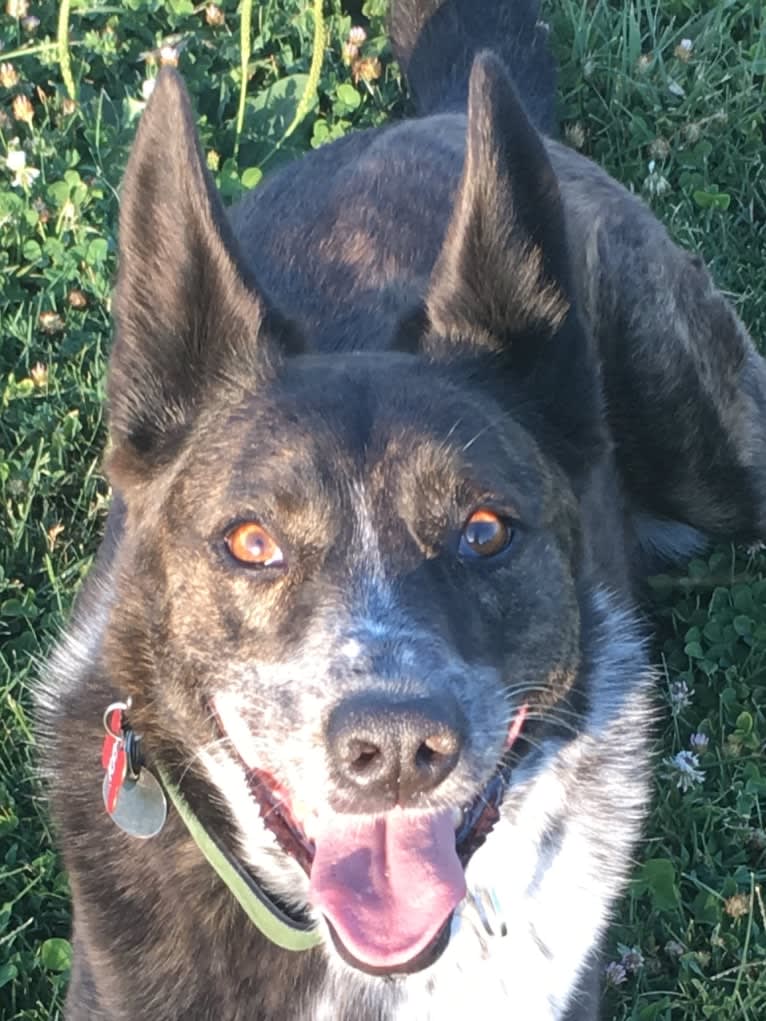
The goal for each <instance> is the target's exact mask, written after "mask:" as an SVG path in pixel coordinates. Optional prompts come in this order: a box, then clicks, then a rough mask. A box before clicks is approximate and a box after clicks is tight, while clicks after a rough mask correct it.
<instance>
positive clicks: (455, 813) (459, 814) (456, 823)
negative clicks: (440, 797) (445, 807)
mask: <svg viewBox="0 0 766 1021" xmlns="http://www.w3.org/2000/svg"><path fill="white" fill-rule="evenodd" d="M462 821H463V809H462V808H453V809H452V826H453V827H454V829H458V828H459V827H460V824H461V823H462Z"/></svg>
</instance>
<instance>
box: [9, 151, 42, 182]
mask: <svg viewBox="0 0 766 1021" xmlns="http://www.w3.org/2000/svg"><path fill="white" fill-rule="evenodd" d="M5 165H6V166H7V167H8V169H9V170H10V171H12V172H13V175H14V176H13V180H12V181H11V184H12V185H13V187H14V188H23V189H24V190H25V191H26V190H27V188H29V187H30V186H31V185H32V183H33V182H34V181H35V180H36V178H38V177H39V176H40V171H39V170H37V169H36V168H35V167H28V166H27V154H26V153H25V152H24V150H23V149H11V150H10V152H9V153H8V155H7V156H6V157H5Z"/></svg>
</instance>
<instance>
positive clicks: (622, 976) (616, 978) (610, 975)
mask: <svg viewBox="0 0 766 1021" xmlns="http://www.w3.org/2000/svg"><path fill="white" fill-rule="evenodd" d="M627 977H628V973H627V972H626V971H625V969H624V968H623V966H622V965H621V964H620V962H619V961H610V962H609V964H607V966H606V967H605V968H604V979H605V980H606V984H607V985H608V986H621V985H622V984H623V982H625V981H626V979H627Z"/></svg>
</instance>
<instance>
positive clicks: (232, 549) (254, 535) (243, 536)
mask: <svg viewBox="0 0 766 1021" xmlns="http://www.w3.org/2000/svg"><path fill="white" fill-rule="evenodd" d="M225 541H226V546H227V548H228V550H229V553H231V555H232V556H233V557H234V559H235V560H239V562H240V563H241V564H251V565H252V566H253V567H281V566H282V564H284V562H285V558H284V555H283V553H282V550H281V549H280V548H279V546H277V544H276V543H275V542H274V540H273V539H272V537H271V536H270V535H269V533H268V532H267V531H266V529H265V528H264V527H263V525H259V524H258V522H257V521H245V522H243V523H242V524H241V525H235V526H234V528H231V529H229V531H228V532H227V533H226V538H225Z"/></svg>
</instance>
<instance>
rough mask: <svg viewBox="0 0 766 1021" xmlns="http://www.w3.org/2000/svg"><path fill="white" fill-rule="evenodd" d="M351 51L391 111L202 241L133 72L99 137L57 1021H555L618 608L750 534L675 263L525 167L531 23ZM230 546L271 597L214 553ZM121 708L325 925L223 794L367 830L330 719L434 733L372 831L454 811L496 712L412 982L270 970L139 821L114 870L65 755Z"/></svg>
mask: <svg viewBox="0 0 766 1021" xmlns="http://www.w3.org/2000/svg"><path fill="white" fill-rule="evenodd" d="M391 33H392V41H393V44H394V48H395V52H396V55H397V57H398V58H399V60H400V63H401V65H402V67H403V69H404V71H405V75H406V77H407V79H408V82H409V85H410V88H411V91H412V93H413V96H414V100H415V104H416V107H417V114H418V116H417V117H415V118H413V119H412V120H408V121H405V122H403V123H399V124H394V125H391V126H389V127H386V128H384V129H381V130H377V131H370V132H365V133H362V134H358V135H354V136H351V137H347V138H344V139H342V140H341V141H338V142H335V143H333V144H331V145H328V146H326V147H324V148H321V149H319V150H317V151H315V152H312V153H310V154H308V155H307V156H305V157H304V158H302V159H300V160H298V161H296V162H294V163H293V164H291V165H288V166H287V167H285V168H284V169H281V170H280V171H279V172H277V173H275V174H274V175H273V176H271V177H269V178H268V179H267V180H266V181H264V182H263V183H262V184H261V185H260V186H259V187H258V188H257V189H256V190H255V191H254V192H253V193H251V194H249V195H248V196H246V197H245V198H244V199H243V200H242V201H241V202H240V203H239V204H238V205H237V206H236V207H235V208H233V209H232V210H230V211H229V213H228V214H227V213H225V212H224V210H223V208H222V206H221V203H220V200H219V198H218V196H217V194H216V192H215V189H214V186H213V184H212V180H211V177H210V174H209V173H208V171H207V169H206V167H205V162H204V158H203V155H202V153H201V150H200V147H199V143H198V141H197V137H196V132H195V127H194V121H193V115H192V112H191V108H190V105H189V102H188V99H187V96H186V93H185V90H184V88H183V85H182V83H181V81H180V79H179V78H178V76H177V75H176V74H175V73H173V72H170V71H163V72H162V74H161V75H160V79H159V81H158V84H157V87H156V89H155V92H154V94H153V96H152V98H151V100H150V102H149V105H148V108H147V110H146V112H145V114H144V115H143V118H142V121H141V124H140V126H139V130H138V135H137V138H136V142H135V145H134V148H133V151H132V154H131V157H130V161H129V165H128V168H127V172H126V175H125V182H124V186H123V192H122V203H121V214H120V266H119V277H118V281H117V288H116V293H115V300H114V315H115V324H116V335H115V343H114V350H113V354H112V358H111V363H110V370H109V384H108V392H109V421H110V446H109V453H108V472H109V478H110V481H111V483H112V485H113V489H114V499H113V505H112V509H111V511H110V516H109V521H108V524H107V531H106V535H105V538H104V541H103V543H102V546H101V549H100V552H99V555H98V558H97V563H96V565H95V567H94V569H93V571H92V572H91V575H90V577H89V579H88V581H87V583H86V585H85V587H84V589H83V592H82V593H81V595H80V597H79V599H78V602H77V606H76V611H75V614H74V617H73V620H72V622H71V625H70V627H69V630H68V632H67V634H66V635H65V636H64V638H63V639H62V641H61V643H60V644H59V646H58V648H57V650H56V651H55V652H54V654H53V656H52V658H51V661H50V664H49V667H48V670H47V676H46V679H45V682H44V684H43V685H42V686H41V690H40V695H39V706H40V717H41V726H40V730H41V736H42V740H43V744H44V752H45V762H46V767H47V771H48V775H49V778H50V781H49V783H50V798H51V808H52V812H53V816H54V819H55V823H56V827H57V832H58V834H59V840H60V845H61V849H62V852H63V855H64V860H65V864H66V867H67V869H68V872H69V876H70V881H71V886H72V895H73V904H74V935H73V942H74V969H73V975H72V981H71V987H70V990H69V997H68V1001H67V1017H69V1018H70V1019H73V1021H95V1019H99V1021H123V1019H131V1021H139V1019H146V1021H149V1019H151V1021H177V1019H179V1018H182V1017H184V1018H193V1019H199V1021H221V1019H225V1021H286V1019H291V1021H304V1019H305V1021H321V1019H328V1021H329V1019H332V1021H352V1019H353V1021H405V1019H406V1021H415V1019H417V1021H421V1019H428V1018H433V1019H436V1018H443V1017H445V1016H460V1015H463V1016H465V1015H469V1014H470V1013H479V1014H481V1015H482V1016H487V1017H499V1016H504V1017H505V1016H507V1017H523V1018H524V1019H525V1021H563V1019H566V1021H592V1019H594V1018H595V1017H596V1016H597V1013H598V1000H599V993H598V976H599V970H600V965H599V947H600V944H601V941H602V938H603V934H604V931H605V929H606V926H607V924H608V921H609V916H610V911H611V909H612V906H613V905H614V902H615V900H616V898H617V897H618V896H619V894H620V892H621V890H622V889H623V887H624V883H625V881H626V879H627V876H628V873H629V869H630V865H631V860H632V859H631V856H632V853H633V851H634V848H635V845H636V841H637V839H638V836H639V833H640V827H641V821H642V818H643V813H644V809H645V802H646V794H647V769H648V762H647V749H646V742H647V730H648V727H649V720H650V715H651V710H650V701H649V689H650V686H651V680H652V670H651V667H650V662H649V656H648V653H647V649H646V643H645V636H644V633H643V626H642V623H641V618H640V615H639V613H638V611H637V610H636V595H637V590H638V586H639V584H640V579H641V576H642V574H643V573H644V572H645V571H646V570H647V569H648V567H650V566H651V565H652V564H654V563H655V562H656V561H657V559H658V558H667V557H673V558H676V557H680V556H684V555H686V554H688V553H690V552H691V551H693V550H694V549H697V548H701V547H702V546H704V544H705V543H706V542H708V541H709V540H710V539H711V538H715V537H734V538H737V539H743V540H748V541H749V540H757V539H762V538H763V537H764V536H766V370H765V369H764V364H763V361H762V360H761V359H760V357H759V355H758V354H757V353H756V351H755V348H754V346H753V344H752V342H751V341H750V339H749V337H748V335H747V333H746V331H745V329H744V328H743V326H742V324H741V323H740V322H739V320H738V319H737V317H736V315H735V314H734V312H733V311H732V310H731V308H730V307H729V305H728V304H727V303H726V301H725V300H724V298H723V297H722V296H721V294H720V293H719V292H718V291H717V290H716V288H715V286H714V284H713V282H712V281H711V278H710V276H709V274H708V273H707V271H706V269H705V268H704V266H703V265H702V262H701V260H700V259H699V258H698V257H696V256H692V255H689V254H687V253H686V252H683V251H681V250H680V249H678V248H677V247H676V246H675V245H673V244H672V242H671V241H670V240H669V238H668V236H667V234H666V232H665V230H664V229H663V228H662V227H661V226H660V225H659V224H658V223H657V221H656V220H655V219H654V217H653V216H652V214H651V213H650V212H649V210H648V209H647V208H646V207H645V206H644V205H643V204H642V203H641V202H640V201H639V200H638V199H637V198H636V197H635V196H633V195H631V194H630V193H628V192H627V191H626V190H625V189H623V188H622V187H621V186H620V185H619V184H617V183H616V182H615V181H613V180H612V179H611V178H610V177H609V176H608V175H607V174H605V173H604V172H603V171H602V170H600V169H599V168H598V167H596V166H594V165H593V164H592V163H591V162H590V161H588V160H587V159H585V158H584V157H583V156H581V155H579V154H577V153H575V152H573V151H571V150H569V149H567V148H566V147H564V146H563V145H561V144H560V143H558V142H557V141H555V140H554V139H553V137H552V133H553V129H554V121H555V118H554V112H553V108H554V95H553V89H554V69H553V66H552V61H551V57H550V53H549V50H548V44H547V33H546V30H545V28H544V26H541V25H540V23H539V22H538V11H537V4H536V0H517V2H513V3H508V4H504V3H501V2H499V0H447V2H446V3H443V4H439V3H436V2H433V0H422V2H419V0H398V2H396V3H394V4H393V10H392V14H391ZM490 50H493V51H494V53H491V52H489V51H490ZM511 76H512V79H513V81H511ZM667 423H672V428H668V427H667V425H666V424H667ZM484 506H490V507H491V508H495V509H496V510H497V512H498V513H499V514H500V516H501V517H503V519H504V520H507V521H508V522H510V523H511V524H510V527H511V528H512V533H513V534H512V541H511V542H510V544H509V545H508V547H507V549H506V550H504V551H503V552H502V554H498V556H497V557H496V558H495V559H494V560H492V562H491V563H490V562H489V561H488V562H487V563H483V562H482V563H478V562H474V561H473V560H471V559H470V558H467V557H466V556H465V555H464V552H463V553H461V550H463V551H464V547H463V546H462V545H461V543H462V541H463V540H462V539H461V538H460V536H461V530H462V529H463V528H464V524H465V522H466V520H467V519H468V518H469V516H470V515H471V513H472V512H473V511H474V510H475V509H476V508H477V507H484ZM251 520H256V521H257V522H259V523H260V524H261V525H263V526H264V527H266V528H267V530H268V531H269V533H270V534H271V535H272V536H274V537H276V538H277V539H278V545H279V547H280V549H281V550H282V551H283V553H284V554H285V565H284V566H282V567H280V568H279V569H277V568H271V567H269V568H267V569H265V570H259V571H254V570H252V569H249V568H243V567H242V565H241V564H237V563H235V562H234V561H233V560H232V558H231V557H230V556H229V555H228V553H227V550H226V548H225V542H224V536H225V534H227V529H230V528H231V526H232V523H236V522H238V521H251ZM462 534H464V533H462ZM128 697H129V698H130V699H131V700H132V705H131V710H130V719H131V723H132V725H133V726H134V727H135V728H136V730H137V731H138V732H139V733H140V734H141V735H142V738H143V741H144V744H145V746H146V748H147V750H148V751H149V753H150V755H151V757H152V760H153V761H156V762H161V763H162V765H163V767H164V768H165V769H166V770H167V771H169V772H170V773H171V774H172V775H173V776H174V777H175V778H176V779H177V781H178V782H179V783H180V785H181V787H182V789H183V791H184V794H185V796H186V798H187V800H188V801H189V802H190V804H192V806H193V807H194V810H195V811H196V813H197V814H198V816H199V818H200V819H201V820H202V821H203V823H204V825H205V826H206V828H207V829H208V830H209V831H211V832H214V833H215V834H216V835H217V836H218V838H219V839H220V840H221V841H222V842H224V843H225V844H226V845H227V847H228V848H229V850H230V852H231V853H232V854H233V855H236V857H237V858H238V859H239V860H240V861H241V862H242V863H243V864H244V865H245V866H246V867H247V868H248V869H250V870H251V871H252V873H253V875H255V876H256V877H257V878H258V879H259V881H260V882H261V883H262V884H263V885H264V886H265V887H266V888H267V889H269V890H270V891H271V893H272V894H273V895H274V896H275V897H277V898H279V899H280V901H281V902H282V903H283V904H284V905H285V906H286V907H288V908H289V909H290V910H293V911H295V912H299V913H307V914H308V915H309V916H310V917H312V918H314V919H315V920H316V922H317V924H318V925H319V926H320V927H322V931H323V932H325V934H327V932H328V930H327V929H326V922H325V921H324V919H323V916H322V913H321V912H320V911H318V910H317V909H316V907H315V906H314V905H312V900H311V892H310V887H309V880H308V879H307V876H306V874H305V872H304V871H303V869H301V867H300V866H299V865H298V864H297V863H296V862H295V861H294V860H293V859H292V858H291V857H290V856H289V855H287V854H285V853H284V851H283V850H282V849H280V847H279V846H278V845H277V844H276V842H275V840H274V838H273V836H272V834H271V833H270V831H269V830H267V829H266V828H265V826H264V824H263V821H262V819H261V817H260V814H259V810H258V807H257V804H256V802H255V801H254V799H253V795H252V792H251V787H250V784H249V782H248V772H247V769H246V768H245V767H244V766H243V762H245V763H247V762H257V763H259V764H263V766H264V768H266V767H267V768H268V770H269V772H270V774H271V775H273V776H274V777H276V778H277V779H278V780H279V782H280V784H281V786H282V787H283V788H284V789H285V790H286V791H287V792H288V793H289V796H290V798H291V799H292V801H293V802H294V803H295V804H300V805H307V806H309V811H312V812H317V813H319V814H321V815H323V816H327V815H330V816H333V817H337V816H345V815H354V814H359V815H360V817H361V815H362V814H368V813H371V812H372V813H382V817H385V816H386V813H387V812H391V811H394V810H397V811H398V810H399V809H395V805H394V802H395V800H396V798H395V796H394V795H391V798H389V793H390V792H384V794H379V795H378V796H376V797H377V800H376V799H375V798H374V799H373V800H372V801H370V800H369V799H367V798H366V797H365V796H363V795H362V794H361V793H360V792H359V791H356V790H354V789H350V788H349V786H348V784H347V783H345V781H344V779H343V778H342V777H339V775H338V772H337V770H336V768H335V765H334V762H333V760H332V754H331V752H330V750H329V741H330V738H329V737H328V733H329V728H330V722H329V721H331V720H332V719H333V714H334V713H335V712H336V711H337V709H338V707H339V706H341V707H342V706H345V705H347V704H350V703H353V704H356V702H355V701H354V700H358V699H360V698H370V697H372V698H373V699H374V705H376V706H378V707H382V708H381V709H380V712H382V713H386V712H388V711H389V708H390V706H392V705H393V706H394V707H396V706H399V705H401V704H405V703H406V704H408V705H409V704H410V702H411V701H412V700H421V701H423V700H425V703H427V704H428V705H437V704H439V705H441V704H449V705H450V706H453V707H455V712H456V713H457V714H458V715H459V717H460V719H461V720H463V721H464V723H463V724H461V727H463V730H464V734H463V740H462V745H461V749H460V755H459V760H458V761H457V764H456V765H455V766H454V768H452V769H451V770H450V771H449V772H448V774H447V775H446V776H445V778H444V779H443V780H442V781H441V782H440V783H439V784H438V785H437V786H435V787H434V788H433V789H429V790H423V791H419V792H417V794H416V796H415V795H413V796H412V797H411V798H410V799H409V801H406V803H405V808H406V810H407V811H408V812H411V813H425V814H426V815H427V814H428V813H435V812H438V811H441V810H444V809H446V808H451V809H459V808H460V807H461V806H462V805H464V804H466V803H467V802H468V801H470V800H471V799H472V798H474V797H475V796H476V795H477V793H478V792H480V791H481V790H482V787H483V785H484V784H485V783H486V781H487V778H488V777H489V776H491V774H492V772H493V770H494V769H495V767H496V765H497V763H498V760H499V759H500V757H501V756H502V754H503V749H504V741H505V739H506V735H507V732H508V727H509V723H510V722H511V721H512V720H513V719H514V717H515V714H516V713H517V712H518V710H519V707H520V706H521V705H522V704H524V705H525V706H526V707H527V719H526V722H525V725H524V729H523V730H522V733H521V736H520V738H519V739H518V740H517V742H516V744H515V745H514V746H513V749H512V752H513V754H514V755H515V765H514V769H513V772H512V778H511V782H510V785H509V787H508V790H507V792H506V794H505V797H504V800H503V804H502V811H501V817H500V819H499V821H498V822H497V824H496V825H495V827H494V829H493V830H492V832H491V833H490V835H489V837H488V839H487V840H486V843H485V844H484V845H483V846H482V847H480V848H479V850H477V851H476V852H475V854H474V855H473V857H472V858H471V860H470V862H469V863H468V866H467V869H466V882H467V895H466V897H465V899H464V900H463V901H462V902H461V904H460V905H459V906H458V908H457V910H456V911H455V913H454V916H453V918H452V922H451V927H450V938H449V942H448V944H447V946H446V949H445V950H444V952H443V954H441V956H439V957H438V959H437V960H435V961H434V962H433V963H431V964H430V966H428V967H425V968H424V969H422V970H419V971H414V972H413V973H412V974H401V975H400V974H391V975H387V976H386V975H384V976H376V975H369V974H366V973H364V972H363V971H361V970H359V969H357V968H355V967H353V966H351V965H350V964H348V963H346V961H345V960H344V959H342V958H341V956H339V954H338V953H337V952H336V950H335V949H334V947H333V944H332V941H331V940H330V938H329V935H328V936H327V939H326V940H325V942H324V944H323V945H322V946H321V947H320V948H317V949H315V950H311V951H307V952H303V953H294V952H289V951H285V950H281V949H279V948H278V947H276V946H274V945H273V944H271V943H269V942H268V940H267V939H266V938H265V937H264V936H263V935H261V933H260V932H259V931H258V930H256V929H255V928H254V927H253V926H252V925H251V924H250V922H249V921H248V919H247V918H246V917H245V915H244V914H243V912H242V909H241V908H240V906H239V905H238V904H237V903H236V901H235V900H234V899H233V897H232V896H231V894H230V892H229V891H228V889H227V888H226V887H225V886H223V884H222V883H221V882H220V881H219V880H218V878H217V876H216V875H215V873H214V872H213V871H212V870H211V869H210V867H209V866H208V865H207V863H206V862H205V860H204V859H203V858H202V856H201V854H200V852H199V850H198V848H197V846H196V845H195V844H194V842H193V841H192V839H191V838H190V837H189V835H188V833H187V831H186V829H185V827H184V826H183V824H182V823H181V821H180V819H179V818H178V817H177V816H176V814H175V813H174V812H173V811H172V810H171V811H170V814H169V817H168V819H167V822H166V824H165V826H164V828H163V829H162V831H161V832H160V833H159V835H157V836H156V837H154V838H153V839H151V840H148V841H138V840H135V839H133V838H131V837H129V836H127V835H125V834H124V833H122V832H121V831H120V830H118V829H117V827H116V826H115V825H114V824H113V822H112V821H111V820H110V819H109V817H108V816H107V814H106V813H105V811H104V809H103V806H102V802H101V793H100V782H101V775H100V770H99V765H98V754H99V751H100V746H101V739H102V736H103V731H102V723H101V719H102V713H103V711H104V709H105V707H106V706H107V705H108V704H109V703H110V702H112V701H114V700H115V699H126V698H128ZM418 704H420V702H419V703H418ZM397 711H398V710H397ZM386 799H388V800H386ZM392 799H393V800H392Z"/></svg>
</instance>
